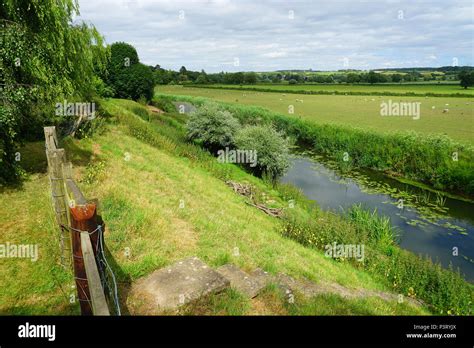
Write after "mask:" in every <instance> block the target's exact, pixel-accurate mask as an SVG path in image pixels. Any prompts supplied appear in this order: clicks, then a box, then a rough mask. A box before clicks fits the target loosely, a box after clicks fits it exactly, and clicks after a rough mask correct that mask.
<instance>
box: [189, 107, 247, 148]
mask: <svg viewBox="0 0 474 348" xmlns="http://www.w3.org/2000/svg"><path fill="white" fill-rule="evenodd" d="M239 127H240V124H239V121H237V120H236V119H235V118H234V117H233V116H232V114H231V113H230V112H229V111H226V110H222V109H220V108H219V106H218V105H217V104H215V103H206V104H204V105H202V106H200V107H199V108H198V109H197V110H196V111H194V112H193V113H191V115H190V116H189V120H188V123H187V124H186V128H187V137H188V139H189V140H196V141H198V142H200V143H201V144H202V145H203V146H204V147H205V148H207V149H209V150H210V151H211V153H213V154H216V152H217V151H218V150H220V149H223V148H225V147H233V146H234V136H235V134H236V132H237V130H238V129H239Z"/></svg>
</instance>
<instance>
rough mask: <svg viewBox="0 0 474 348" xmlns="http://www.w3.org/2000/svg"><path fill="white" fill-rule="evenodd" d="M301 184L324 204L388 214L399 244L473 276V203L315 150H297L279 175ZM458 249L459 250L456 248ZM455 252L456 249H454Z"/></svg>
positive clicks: (473, 278)
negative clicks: (335, 161)
mask: <svg viewBox="0 0 474 348" xmlns="http://www.w3.org/2000/svg"><path fill="white" fill-rule="evenodd" d="M281 181H282V182H284V183H291V184H293V185H295V186H296V187H299V188H300V189H301V190H302V191H303V192H304V193H305V195H306V196H307V197H308V198H309V199H311V200H314V201H316V202H317V203H318V205H319V206H320V207H321V208H322V209H324V210H332V211H335V212H339V213H341V214H343V213H344V210H347V209H348V208H350V207H351V206H352V205H353V204H359V203H360V204H362V206H363V207H365V208H368V209H370V210H373V209H377V211H378V213H379V214H380V215H385V216H388V217H389V218H390V220H391V223H392V225H393V226H394V227H395V228H396V230H397V234H398V235H399V245H400V246H401V247H402V248H404V249H407V250H410V251H412V252H414V253H416V254H420V255H427V256H429V257H431V259H432V260H433V261H437V262H440V263H441V264H442V265H443V266H444V267H448V265H449V264H450V263H451V264H452V265H453V266H454V269H457V268H459V270H460V271H461V273H462V274H463V275H464V277H465V279H466V280H468V281H470V282H471V283H472V282H474V204H473V203H469V202H465V201H462V200H457V199H453V198H447V197H445V196H441V195H440V194H436V193H433V192H430V191H428V190H423V189H420V188H418V187H415V186H412V185H409V184H405V183H401V182H399V181H397V180H394V179H391V178H388V177H386V176H384V175H381V174H379V173H374V172H369V171H364V172H360V171H352V172H350V173H341V172H340V171H338V170H337V169H336V167H335V166H333V165H331V163H330V162H328V161H326V160H324V159H323V158H322V157H320V156H315V155H312V154H310V155H308V154H303V155H295V156H294V157H293V158H292V166H291V168H290V169H289V171H288V172H287V173H286V175H285V176H284V177H282V179H281ZM455 248H457V252H458V255H457V256H456V255H455V254H456V252H455V251H456V249H455ZM453 254H454V255H453Z"/></svg>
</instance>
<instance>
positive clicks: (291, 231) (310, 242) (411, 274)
mask: <svg viewBox="0 0 474 348" xmlns="http://www.w3.org/2000/svg"><path fill="white" fill-rule="evenodd" d="M282 233H283V235H285V236H287V237H289V238H292V239H294V240H296V241H298V242H299V243H301V244H303V245H306V246H308V247H312V248H316V249H319V250H325V247H326V246H327V245H328V244H329V245H330V244H333V243H336V244H352V245H356V244H358V245H364V260H363V261H362V262H359V261H357V260H355V259H344V258H336V260H337V261H339V262H351V263H352V264H353V265H354V266H355V267H359V268H363V269H365V270H367V271H368V272H370V273H371V274H373V275H374V276H376V277H377V278H378V279H380V280H381V281H382V282H385V283H386V285H387V286H389V287H391V288H392V289H393V291H395V292H397V293H399V294H402V295H404V296H410V297H413V298H418V299H421V300H423V301H424V302H426V303H427V304H429V305H430V306H431V310H432V311H433V313H435V314H443V315H446V314H448V315H451V314H453V315H472V314H474V286H472V285H471V284H469V283H467V282H466V281H465V280H464V279H463V278H462V276H461V275H460V274H459V272H457V271H455V270H453V269H452V268H451V267H450V269H448V270H447V269H443V268H442V267H441V265H440V264H434V263H433V262H432V261H431V260H430V259H428V258H422V257H419V256H417V255H415V254H413V253H411V252H409V251H406V250H403V249H401V248H400V247H398V246H397V244H396V239H397V235H396V232H395V231H394V229H393V227H392V226H391V224H390V220H389V219H388V218H386V217H381V216H378V214H377V213H376V211H372V212H371V211H368V210H365V209H363V208H362V207H361V206H360V205H355V206H353V207H352V208H351V209H350V210H349V211H348V212H347V213H346V216H345V219H340V218H339V217H338V216H336V215H334V214H332V213H326V212H321V211H316V212H315V213H314V214H313V216H312V217H311V218H309V219H308V218H302V216H301V215H298V214H295V213H293V212H291V213H287V214H286V215H285V217H284V224H283V229H282Z"/></svg>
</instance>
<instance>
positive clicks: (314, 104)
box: [156, 86, 474, 144]
mask: <svg viewBox="0 0 474 348" xmlns="http://www.w3.org/2000/svg"><path fill="white" fill-rule="evenodd" d="M367 87H369V88H371V87H370V86H367ZM156 92H157V93H167V94H175V95H189V96H201V97H206V98H212V99H215V100H218V101H223V102H228V103H235V104H239V105H242V104H243V105H256V106H261V107H264V108H266V109H269V110H272V111H275V112H278V113H282V114H286V115H287V116H288V117H292V118H300V119H304V120H308V121H311V122H315V123H317V124H337V125H343V126H351V127H358V128H362V129H370V130H373V131H375V132H379V133H388V132H391V131H407V130H412V131H416V132H418V133H421V134H446V135H448V136H449V137H451V138H452V139H454V140H456V141H460V142H464V143H467V144H474V98H452V97H440V98H432V97H428V98H425V97H387V96H352V95H349V96H344V95H342V96H341V95H304V94H286V95H283V93H282V94H277V93H265V92H255V91H235V90H224V89H209V88H186V87H182V86H157V87H156ZM296 99H299V100H303V102H302V103H301V102H297V101H296ZM389 99H391V100H392V102H398V101H402V102H421V105H420V118H419V119H418V120H414V119H413V118H412V117H407V116H404V117H401V116H399V117H395V116H381V115H380V103H381V102H382V101H386V102H388V100H389ZM445 104H449V106H446V105H445ZM289 105H293V106H294V114H289V113H288V111H289V109H288V108H289ZM432 106H435V109H432ZM445 108H448V109H449V112H448V113H443V109H445Z"/></svg>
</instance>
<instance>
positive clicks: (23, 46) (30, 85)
mask: <svg viewBox="0 0 474 348" xmlns="http://www.w3.org/2000/svg"><path fill="white" fill-rule="evenodd" d="M78 14H79V7H78V4H77V1H73V0H42V1H31V0H2V2H0V28H1V35H0V40H1V41H0V88H1V90H0V91H1V95H0V101H1V104H0V163H1V166H0V183H8V182H12V181H15V180H17V179H18V178H19V175H20V172H21V171H20V169H19V166H18V165H17V162H16V161H15V151H16V148H17V146H18V144H19V143H21V142H22V141H23V140H25V139H31V138H35V137H38V136H39V135H41V133H42V125H44V124H54V123H58V122H59V121H60V118H61V116H56V115H55V112H54V105H55V103H57V102H62V101H63V100H64V99H76V100H77V99H80V100H84V101H86V100H85V99H88V98H91V96H92V95H93V93H94V91H93V82H94V76H95V74H101V73H103V71H104V69H105V65H106V60H107V56H108V53H107V49H106V48H105V46H104V45H103V38H102V37H101V36H100V34H99V33H98V32H97V30H96V29H95V28H94V27H93V26H91V25H88V24H86V23H83V22H81V23H77V24H76V23H73V17H74V16H75V15H78Z"/></svg>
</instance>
